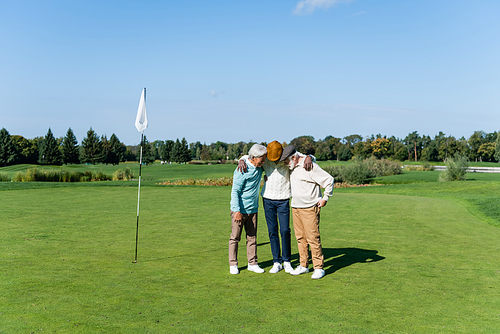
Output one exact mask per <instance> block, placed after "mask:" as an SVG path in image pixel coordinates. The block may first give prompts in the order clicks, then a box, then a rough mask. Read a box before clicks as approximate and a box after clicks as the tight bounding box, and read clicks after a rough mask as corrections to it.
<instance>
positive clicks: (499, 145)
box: [493, 131, 500, 162]
mask: <svg viewBox="0 0 500 334" xmlns="http://www.w3.org/2000/svg"><path fill="white" fill-rule="evenodd" d="M493 157H494V158H495V160H496V161H498V162H500V131H498V132H497V139H496V140H495V154H494V155H493Z"/></svg>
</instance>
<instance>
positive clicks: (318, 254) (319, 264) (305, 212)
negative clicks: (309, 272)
mask: <svg viewBox="0 0 500 334" xmlns="http://www.w3.org/2000/svg"><path fill="white" fill-rule="evenodd" d="M320 212H321V209H320V208H318V207H317V206H313V207H310V208H306V209H299V208H292V214H293V229H294V230H295V237H296V238H297V245H298V248H299V256H300V265H301V266H302V267H305V268H307V267H308V265H309V246H310V247H311V256H312V262H313V265H314V269H323V262H324V256H323V249H322V248H321V238H320V235H319V216H320Z"/></svg>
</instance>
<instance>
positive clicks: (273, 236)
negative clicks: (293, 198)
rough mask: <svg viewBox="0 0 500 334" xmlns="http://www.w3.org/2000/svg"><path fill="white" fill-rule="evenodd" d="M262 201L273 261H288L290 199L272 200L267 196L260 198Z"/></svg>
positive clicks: (289, 254)
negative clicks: (281, 249)
mask: <svg viewBox="0 0 500 334" xmlns="http://www.w3.org/2000/svg"><path fill="white" fill-rule="evenodd" d="M262 201H263V203H264V212H265V214H266V222H267V230H268V232H269V241H270V243H271V252H272V254H273V262H279V263H281V262H282V261H283V262H290V259H291V255H292V254H291V253H292V250H291V245H290V201H289V200H288V199H286V200H272V199H267V198H262ZM278 221H279V232H278ZM280 235H281V244H282V248H283V256H281V251H280V248H281V247H280V237H279V236H280Z"/></svg>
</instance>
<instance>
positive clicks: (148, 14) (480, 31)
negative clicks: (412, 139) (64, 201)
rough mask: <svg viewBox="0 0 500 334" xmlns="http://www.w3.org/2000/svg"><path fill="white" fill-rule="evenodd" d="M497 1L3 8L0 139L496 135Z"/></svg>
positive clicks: (499, 100) (275, 0)
mask: <svg viewBox="0 0 500 334" xmlns="http://www.w3.org/2000/svg"><path fill="white" fill-rule="evenodd" d="M498 13H500V2H498V1H496V0H495V1H483V0H478V1H462V0H454V1H448V0H442V1H426V0H423V1H393V0H387V1H380V0H379V1H375V0H351V1H348V0H344V1H342V0H305V1H298V0H295V1H292V0H287V1H285V0H272V1H270V0H269V1H258V0H257V1H256V0H253V1H246V0H241V1H240V0H238V1H234V0H232V1H228V0H220V1H194V0H184V1H143V2H137V1H93V0H89V1H87V0H86V1H83V0H81V1H50V0H48V1H22V0H20V1H10V2H7V1H3V2H2V10H1V11H0V45H1V48H0V78H1V80H0V100H1V104H0V105H1V107H0V128H1V127H5V128H6V129H7V130H8V131H9V132H10V134H12V135H15V134H19V135H22V136H24V137H26V138H33V137H36V136H43V135H45V134H46V133H47V130H48V128H49V127H50V128H51V129H52V132H53V133H54V135H55V136H56V137H62V136H64V135H65V134H66V132H67V130H68V128H69V127H71V128H72V129H73V131H74V132H75V135H76V136H77V139H78V141H79V142H80V141H81V140H82V139H83V137H84V136H85V135H86V132H87V130H88V129H89V128H90V127H92V128H93V129H94V130H95V131H96V132H97V133H98V134H99V135H103V134H106V135H107V136H108V138H109V136H111V134H112V133H115V134H116V135H117V136H118V138H119V139H120V140H121V141H122V142H124V143H125V144H127V145H133V144H137V143H138V142H139V140H140V134H139V133H138V132H137V130H136V129H135V126H134V121H135V116H136V113H137V107H138V105H139V98H140V95H141V91H142V89H143V88H144V87H146V88H147V110H148V118H149V128H148V129H146V131H145V132H144V133H145V135H146V136H147V138H148V140H150V141H153V140H166V139H174V140H175V139H176V138H179V139H181V138H182V137H185V138H186V140H187V141H188V142H194V141H201V142H202V143H203V142H206V143H207V144H208V143H212V142H215V141H217V140H221V141H224V142H229V143H234V142H239V141H250V140H253V141H258V142H261V141H267V142H270V141H272V140H279V141H286V142H289V141H290V140H292V139H293V138H295V137H297V136H300V135H311V136H314V137H315V138H316V139H322V138H324V137H326V136H328V135H332V136H335V137H344V136H347V135H351V134H360V135H362V136H363V137H364V136H369V135H371V134H378V133H381V134H382V135H388V136H391V135H395V136H396V137H400V138H404V137H405V136H406V135H407V134H408V133H410V132H413V131H418V132H419V133H420V134H425V135H430V136H434V135H435V134H437V133H438V132H439V131H443V132H444V133H446V134H448V135H453V136H455V137H457V138H459V137H461V136H465V137H466V138H468V137H469V136H470V135H472V133H473V132H474V131H476V130H483V131H486V132H493V131H498V130H500V65H499V59H500V43H499V41H500V21H499V20H498Z"/></svg>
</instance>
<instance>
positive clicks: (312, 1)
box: [293, 0, 354, 15]
mask: <svg viewBox="0 0 500 334" xmlns="http://www.w3.org/2000/svg"><path fill="white" fill-rule="evenodd" d="M352 1H354V0H301V1H299V2H298V3H297V6H295V10H294V11H293V13H294V14H295V15H308V14H312V12H314V11H315V10H316V9H317V8H321V9H327V8H329V7H331V6H333V5H336V4H338V3H348V2H352Z"/></svg>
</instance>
